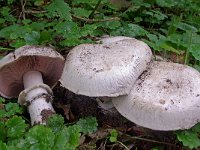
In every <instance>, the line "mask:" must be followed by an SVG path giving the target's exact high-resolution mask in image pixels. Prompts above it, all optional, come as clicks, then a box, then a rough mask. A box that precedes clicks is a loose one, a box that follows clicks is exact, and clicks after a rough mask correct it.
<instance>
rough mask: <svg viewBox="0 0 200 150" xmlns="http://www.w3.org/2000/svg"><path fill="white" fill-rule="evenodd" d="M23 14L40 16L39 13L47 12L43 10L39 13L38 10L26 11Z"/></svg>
mask: <svg viewBox="0 0 200 150" xmlns="http://www.w3.org/2000/svg"><path fill="white" fill-rule="evenodd" d="M24 12H25V13H27V14H40V13H46V12H47V11H45V10H41V11H39V10H26V11H24Z"/></svg>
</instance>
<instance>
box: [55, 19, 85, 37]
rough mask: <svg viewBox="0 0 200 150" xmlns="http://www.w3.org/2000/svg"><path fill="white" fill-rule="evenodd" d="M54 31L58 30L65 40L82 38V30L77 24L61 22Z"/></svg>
mask: <svg viewBox="0 0 200 150" xmlns="http://www.w3.org/2000/svg"><path fill="white" fill-rule="evenodd" d="M54 30H56V32H57V34H60V35H63V37H65V38H71V39H73V38H80V37H81V35H80V32H81V30H80V28H79V26H78V24H77V23H75V22H69V21H65V22H61V23H58V24H57V25H56V26H55V27H54Z"/></svg>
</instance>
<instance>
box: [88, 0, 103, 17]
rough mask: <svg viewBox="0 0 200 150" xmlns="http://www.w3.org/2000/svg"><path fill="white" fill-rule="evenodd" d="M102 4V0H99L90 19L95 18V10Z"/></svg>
mask: <svg viewBox="0 0 200 150" xmlns="http://www.w3.org/2000/svg"><path fill="white" fill-rule="evenodd" d="M100 4H101V0H99V1H98V2H97V4H96V6H95V7H94V9H93V10H92V12H91V14H90V15H89V18H90V19H93V18H94V13H95V11H96V10H97V8H98V7H99V5H100Z"/></svg>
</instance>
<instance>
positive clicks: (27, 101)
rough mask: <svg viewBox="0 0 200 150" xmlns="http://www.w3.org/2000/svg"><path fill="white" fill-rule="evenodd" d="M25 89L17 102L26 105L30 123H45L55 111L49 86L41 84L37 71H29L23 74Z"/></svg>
mask: <svg viewBox="0 0 200 150" xmlns="http://www.w3.org/2000/svg"><path fill="white" fill-rule="evenodd" d="M23 82H24V88H25V90H24V91H22V92H21V93H20V94H19V98H18V102H19V104H21V105H26V106H27V107H28V111H29V114H30V118H31V124H32V125H35V124H46V123H47V119H48V117H50V116H51V115H52V114H54V113H55V111H54V109H53V107H52V104H51V103H52V100H53V99H52V95H53V92H52V90H51V88H50V87H49V86H48V85H46V84H43V79H42V74H41V73H40V72H39V71H29V72H27V73H26V74H24V76H23Z"/></svg>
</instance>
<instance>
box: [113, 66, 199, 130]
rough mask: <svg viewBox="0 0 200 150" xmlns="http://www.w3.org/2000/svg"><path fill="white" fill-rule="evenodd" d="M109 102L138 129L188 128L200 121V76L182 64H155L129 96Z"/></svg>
mask: <svg viewBox="0 0 200 150" xmlns="http://www.w3.org/2000/svg"><path fill="white" fill-rule="evenodd" d="M133 81H134V80H133ZM112 102H113V104H114V106H115V107H116V109H117V110H118V111H119V112H120V113H121V114H122V115H123V116H124V117H125V118H127V119H129V120H130V121H132V122H134V123H136V124H138V125H140V126H143V127H147V128H150V129H154V130H178V129H188V128H190V127H192V126H193V125H195V124H196V123H197V122H199V119H200V73H199V72H198V71H196V70H195V69H193V68H191V67H189V66H185V65H181V64H176V63H169V62H154V63H153V64H151V66H150V68H149V69H148V70H147V71H145V72H144V73H143V74H142V75H141V76H140V77H139V79H138V80H137V81H136V82H135V84H134V86H133V88H132V90H131V93H130V94H129V95H127V96H120V97H117V98H113V100H112Z"/></svg>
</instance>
